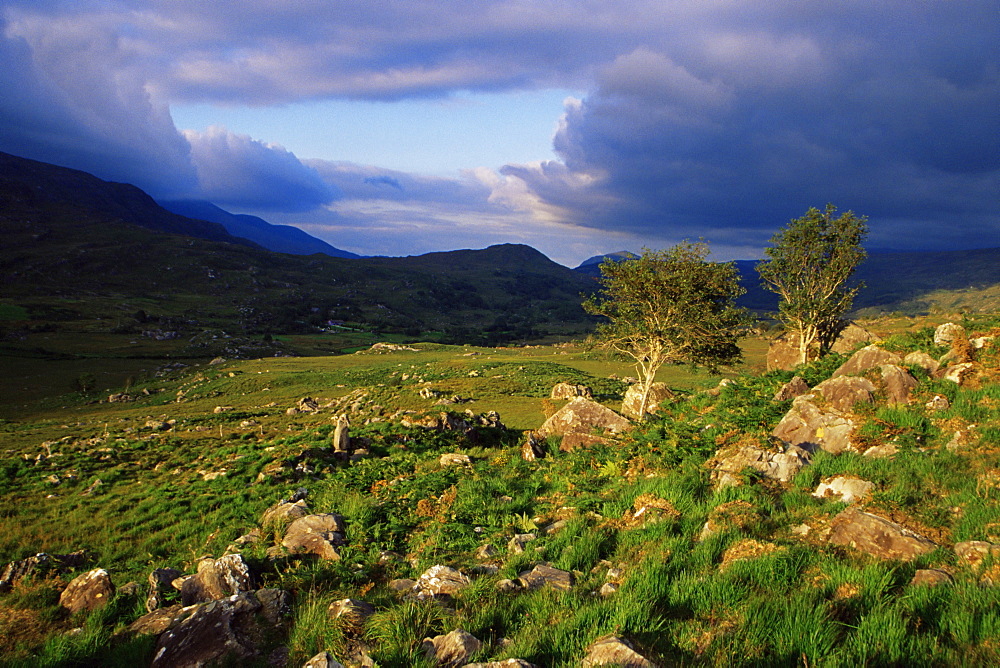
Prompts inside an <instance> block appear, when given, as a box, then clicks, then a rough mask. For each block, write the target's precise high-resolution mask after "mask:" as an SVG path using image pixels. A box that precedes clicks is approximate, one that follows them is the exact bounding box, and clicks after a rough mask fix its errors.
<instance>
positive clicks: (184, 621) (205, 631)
mask: <svg viewBox="0 0 1000 668" xmlns="http://www.w3.org/2000/svg"><path fill="white" fill-rule="evenodd" d="M258 610H260V602H259V601H258V600H257V599H256V597H254V596H253V595H252V594H240V595H238V596H233V597H231V598H227V599H224V600H221V601H212V602H211V603H204V604H201V605H194V606H188V607H185V608H181V609H180V610H179V611H178V612H179V613H180V614H179V615H178V616H177V617H175V618H174V619H173V620H171V627H170V628H169V629H168V630H166V631H164V632H163V633H162V634H161V635H160V637H159V639H158V640H157V643H156V650H155V651H154V652H153V661H152V663H151V664H150V666H151V668H161V667H162V668H195V667H198V668H200V667H201V666H205V665H209V664H212V663H216V662H221V661H223V660H225V661H229V662H233V661H241V660H246V659H249V658H250V657H252V656H254V655H255V654H257V653H258V650H257V647H256V646H255V644H254V643H253V641H252V640H251V638H252V637H253V634H251V633H248V632H247V631H248V629H249V628H250V627H252V626H253V624H254V613H255V612H257V611H258ZM157 612H160V611H157ZM151 614H156V613H151ZM137 623H138V622H137Z"/></svg>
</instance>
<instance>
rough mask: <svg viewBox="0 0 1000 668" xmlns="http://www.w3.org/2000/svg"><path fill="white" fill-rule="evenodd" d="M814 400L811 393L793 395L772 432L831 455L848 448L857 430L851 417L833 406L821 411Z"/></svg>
mask: <svg viewBox="0 0 1000 668" xmlns="http://www.w3.org/2000/svg"><path fill="white" fill-rule="evenodd" d="M814 399H815V396H814V395H812V394H804V395H802V396H801V397H796V398H795V400H794V401H793V402H792V408H791V409H790V410H789V411H788V413H786V414H785V416H784V417H783V418H781V421H780V422H779V423H778V426H777V427H775V428H774V431H773V432H772V435H773V436H774V437H775V438H778V439H781V440H782V441H784V442H785V443H787V444H788V445H795V446H798V447H800V448H803V449H804V450H807V451H809V452H812V451H815V450H816V449H817V448H820V449H822V450H826V451H827V452H830V453H832V454H839V453H841V452H843V451H844V450H847V449H848V448H849V447H850V445H851V436H852V435H853V434H854V432H855V430H856V429H857V425H856V424H855V422H854V420H852V419H851V418H849V417H848V416H846V415H844V414H843V413H841V412H840V411H837V410H834V409H829V410H821V409H820V408H818V407H817V406H816V404H815V403H814Z"/></svg>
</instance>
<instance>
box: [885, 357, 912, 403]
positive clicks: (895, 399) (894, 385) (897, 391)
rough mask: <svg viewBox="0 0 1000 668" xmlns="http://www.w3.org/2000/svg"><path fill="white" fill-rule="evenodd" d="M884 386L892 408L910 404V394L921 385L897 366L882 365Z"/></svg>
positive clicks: (907, 372)
mask: <svg viewBox="0 0 1000 668" xmlns="http://www.w3.org/2000/svg"><path fill="white" fill-rule="evenodd" d="M882 384H883V385H884V386H885V394H886V399H887V400H888V403H889V405H890V406H893V405H896V406H900V405H903V406H905V405H906V404H908V403H910V393H911V392H913V390H915V389H916V388H917V385H919V383H918V382H917V379H916V378H914V377H913V375H912V374H911V373H910V372H909V371H907V370H906V369H904V368H903V367H901V366H897V365H895V364H883V365H882Z"/></svg>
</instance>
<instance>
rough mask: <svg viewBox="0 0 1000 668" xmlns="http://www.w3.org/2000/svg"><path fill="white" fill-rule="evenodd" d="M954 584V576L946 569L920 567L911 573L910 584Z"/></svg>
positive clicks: (930, 585)
mask: <svg viewBox="0 0 1000 668" xmlns="http://www.w3.org/2000/svg"><path fill="white" fill-rule="evenodd" d="M951 584H955V578H953V577H951V574H950V573H949V572H948V571H943V570H941V569H940V568H921V569H918V570H917V572H916V573H914V574H913V579H912V580H910V586H926V587H939V586H941V585H951Z"/></svg>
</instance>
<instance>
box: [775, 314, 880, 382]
mask: <svg viewBox="0 0 1000 668" xmlns="http://www.w3.org/2000/svg"><path fill="white" fill-rule="evenodd" d="M874 339H875V336H874V335H873V334H872V333H871V332H869V331H868V330H866V329H865V328H863V327H859V326H858V325H856V324H854V323H848V324H847V325H846V326H845V327H844V328H843V329H842V330H840V333H839V334H837V338H836V339H834V342H833V344H832V346H831V348H830V350H831V351H832V352H835V353H839V354H841V355H846V354H847V353H850V352H851V351H853V350H854V349H855V348H857V347H858V346H859V345H861V344H863V343H868V342H869V341H873V340H874ZM799 360H800V353H799V337H798V334H795V333H794V332H786V333H784V334H782V335H781V336H779V337H778V338H776V339H774V340H773V341H772V342H771V345H770V346H768V349H767V370H768V371H775V370H780V371H791V370H792V369H794V368H795V367H797V366H798V365H799Z"/></svg>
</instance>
